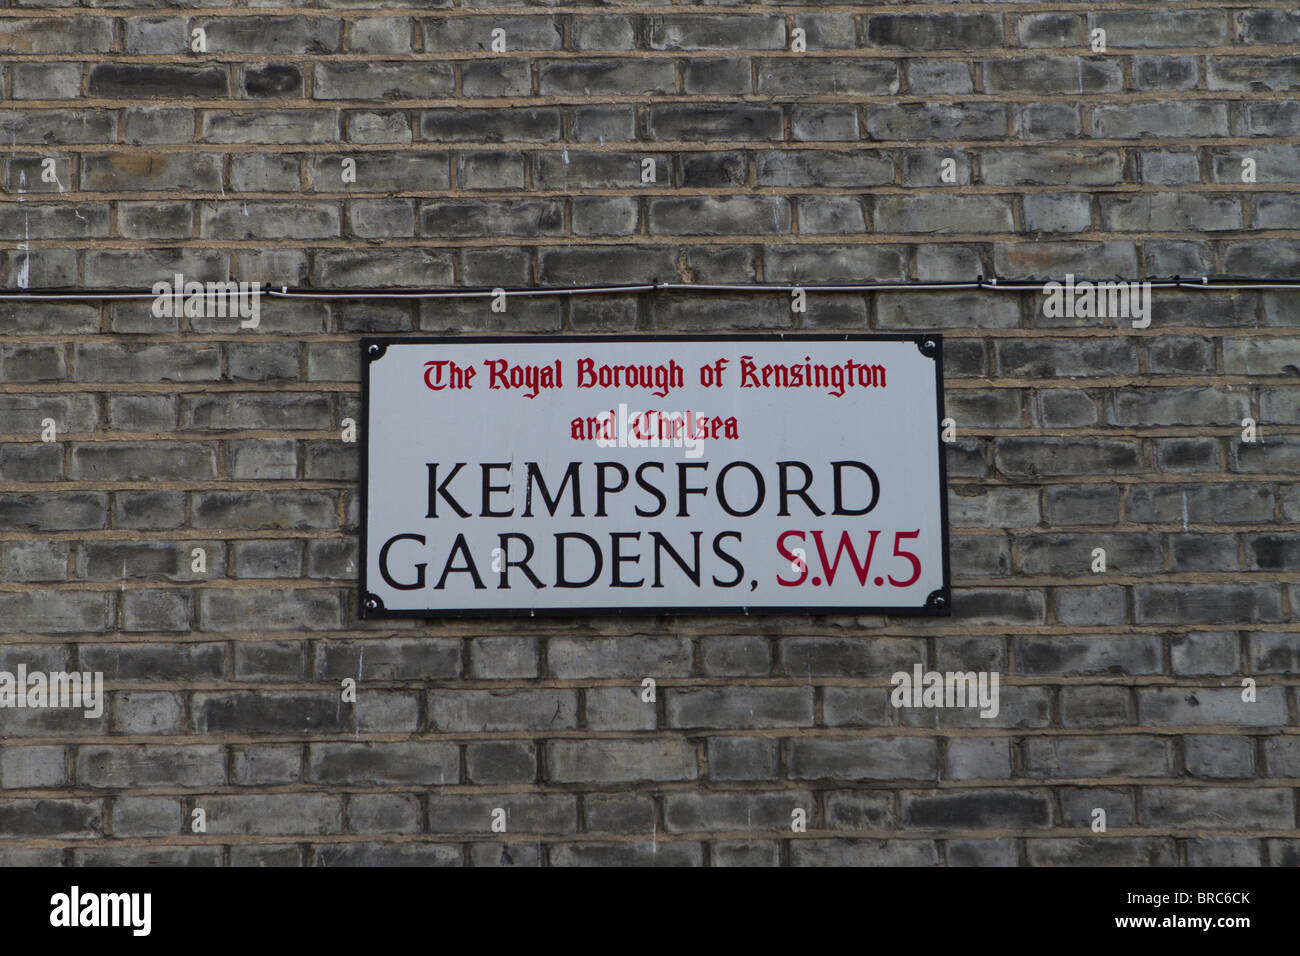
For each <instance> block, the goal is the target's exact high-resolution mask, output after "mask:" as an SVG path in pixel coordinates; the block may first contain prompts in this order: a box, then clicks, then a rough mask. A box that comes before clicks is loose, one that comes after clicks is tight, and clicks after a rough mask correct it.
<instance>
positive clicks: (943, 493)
mask: <svg viewBox="0 0 1300 956" xmlns="http://www.w3.org/2000/svg"><path fill="white" fill-rule="evenodd" d="M773 341H777V342H787V341H808V342H912V343H914V344H915V345H916V347H917V349H918V350H919V351H920V352H921V353H922V354H923V355H928V356H930V357H931V358H932V359H934V369H935V372H934V390H935V399H936V406H937V409H938V413H939V421H937V422H935V441H936V442H937V443H938V452H939V520H940V525H941V528H940V542H941V545H942V551H943V586H942V587H941V588H940V589H938V590H937V591H933V592H931V593H930V594H929V596H928V597H927V598H926V602H925V604H923V605H919V606H915V605H912V606H902V607H884V606H877V605H866V606H859V607H853V606H850V607H821V606H808V605H781V606H763V607H746V606H744V605H708V606H702V607H697V606H695V605H690V606H686V607H627V606H619V607H573V608H413V609H389V608H386V607H384V603H383V601H382V600H381V599H380V598H379V597H378V596H377V595H374V594H371V593H370V591H369V589H368V588H367V587H366V570H367V567H368V555H369V548H368V528H367V523H368V521H367V519H368V516H369V509H370V363H371V362H373V361H375V360H376V359H379V358H381V357H383V355H384V353H385V352H386V351H387V350H388V346H390V345H466V344H472V343H483V342H502V343H512V342H517V343H540V342H557V343H565V342H601V343H611V342H620V343H621V342H773ZM360 346H361V428H362V433H363V435H364V438H363V440H362V446H361V488H360V494H361V500H360V512H361V522H360V542H359V545H358V547H359V548H360V552H359V554H358V556H357V564H358V567H359V574H360V578H359V582H358V591H357V619H358V620H362V621H369V620H382V619H386V618H521V617H546V618H556V617H596V616H616V617H622V616H633V615H635V616H640V617H673V616H678V615H696V614H698V615H724V614H725V615H733V616H741V617H748V616H751V615H773V614H786V615H791V614H795V615H812V616H817V617H825V616H832V615H836V616H842V615H863V614H870V615H884V616H890V617H901V616H918V615H920V616H930V617H943V616H948V615H950V614H952V580H951V573H952V570H951V564H950V561H949V553H948V463H947V452H946V450H945V445H946V443H945V442H944V441H943V426H942V422H943V419H944V407H943V336H942V335H941V334H939V333H932V334H930V333H927V334H881V335H875V334H867V333H806V334H805V333H794V332H767V333H757V334H753V333H751V334H745V333H735V334H718V333H706V334H699V335H694V334H689V333H665V334H663V335H647V334H644V333H643V334H638V335H623V334H614V333H610V334H605V335H380V336H363V337H362V339H361V343H360Z"/></svg>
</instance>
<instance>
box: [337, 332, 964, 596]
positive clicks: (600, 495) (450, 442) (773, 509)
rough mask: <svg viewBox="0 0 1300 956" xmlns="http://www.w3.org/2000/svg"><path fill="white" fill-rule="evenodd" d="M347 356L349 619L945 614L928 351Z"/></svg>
mask: <svg viewBox="0 0 1300 956" xmlns="http://www.w3.org/2000/svg"><path fill="white" fill-rule="evenodd" d="M361 348H362V357H363V368H364V374H363V377H362V380H363V397H364V404H365V415H364V417H365V451H364V465H363V499H364V508H365V513H364V516H363V522H362V529H363V530H362V556H363V563H362V569H361V582H360V583H361V615H362V616H363V617H382V616H391V615H420V616H443V615H447V616H451V615H458V614H480V615H491V614H500V615H509V614H529V613H538V614H541V613H550V614H572V613H582V612H601V613H622V612H632V613H635V612H642V613H678V612H692V611H715V612H721V611H730V612H736V613H744V612H751V611H753V612H757V611H787V612H802V611H808V612H831V611H834V612H837V613H856V612H860V611H878V612H887V613H914V612H915V613H946V611H947V609H948V605H949V595H948V549H947V509H946V489H945V479H944V455H943V444H942V442H941V440H940V421H941V419H942V417H943V407H942V405H943V393H942V379H941V373H940V368H941V364H942V355H941V349H942V342H941V340H940V338H939V336H855V335H837V336H829V335H826V336H821V335H800V336H767V337H736V336H653V337H650V336H643V337H637V338H630V337H625V336H619V337H618V338H616V339H615V338H603V337H576V336H562V337H543V336H531V337H527V338H514V337H511V338H505V337H493V338H454V339H449V338H442V339H430V338H367V339H364V340H363V341H362V343H361Z"/></svg>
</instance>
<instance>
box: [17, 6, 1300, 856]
mask: <svg viewBox="0 0 1300 956" xmlns="http://www.w3.org/2000/svg"><path fill="white" fill-rule="evenodd" d="M13 6H14V7H15V12H14V15H12V16H6V17H5V18H3V19H0V97H3V99H4V100H5V103H4V104H3V106H2V107H0V140H3V141H5V142H7V144H8V146H9V151H8V152H7V153H6V154H5V155H4V156H3V157H0V247H2V248H0V253H2V258H0V270H2V272H3V276H4V283H3V284H4V286H5V287H7V288H9V289H16V288H18V287H19V286H45V287H56V286H62V287H76V286H87V287H125V286H134V287H148V286H150V285H152V284H153V283H154V282H156V281H159V280H163V279H170V278H171V276H172V275H174V274H175V273H176V272H183V273H185V275H186V277H187V278H189V279H199V280H205V281H206V280H217V279H227V278H230V279H236V280H249V281H260V282H263V283H267V284H270V285H273V286H280V285H305V284H313V285H318V286H358V285H365V286H371V285H373V286H427V285H464V286H494V285H498V284H506V285H528V284H571V283H614V282H621V281H626V280H635V281H644V280H649V279H651V278H658V279H661V280H676V281H686V282H689V281H697V282H742V283H744V282H762V281H770V282H809V283H815V282H847V281H852V280H905V279H924V280H939V279H947V280H950V279H973V278H975V277H976V276H979V275H985V276H992V275H997V276H1002V277H1009V278H1032V279H1046V278H1051V277H1056V278H1060V277H1063V276H1064V275H1065V274H1066V273H1073V274H1075V275H1077V276H1092V277H1102V278H1109V277H1112V276H1125V277H1131V276H1141V275H1153V274H1159V275H1166V274H1179V275H1182V276H1193V277H1199V276H1201V275H1218V274H1234V273H1239V274H1251V275H1254V276H1257V277H1261V278H1263V277H1270V276H1273V277H1284V276H1294V275H1296V270H1297V266H1298V265H1300V229H1298V227H1297V213H1300V203H1297V200H1296V194H1297V192H1298V191H1300V147H1297V146H1296V142H1295V137H1296V132H1297V130H1298V129H1300V20H1297V17H1296V15H1295V13H1294V11H1292V10H1289V9H1283V7H1284V6H1285V5H1279V4H1276V3H1273V4H1262V5H1257V6H1259V9H1237V8H1223V7H1221V6H1212V5H1209V4H1205V3H1191V4H1181V5H1171V4H1168V3H1166V2H1163V0H1132V2H1126V3H1110V2H1099V3H1092V4H1088V5H1086V8H1085V7H1084V6H1082V5H1080V4H1077V3H1071V2H1068V0H1045V2H1042V3H1035V4H1032V5H1026V6H1024V8H1023V9H1022V5H1020V4H1014V3H1012V4H1000V5H996V6H997V9H992V8H991V7H990V5H988V4H986V3H981V2H976V0H959V2H956V3H950V4H944V5H942V7H940V6H939V5H923V4H908V5H906V6H904V5H899V4H876V5H865V6H863V5H858V6H856V7H855V6H853V5H837V6H833V7H832V8H829V9H827V8H826V7H825V5H824V4H820V3H816V2H812V0H808V2H806V3H801V2H798V0H792V2H786V0H780V2H777V0H771V2H766V3H764V2H760V3H756V4H749V5H732V4H710V3H705V4H698V5H697V4H692V3H683V4H678V3H673V4H666V3H658V2H644V3H641V2H637V0H627V2H620V3H618V4H617V5H614V6H612V7H610V6H600V5H586V4H560V5H556V4H552V3H547V2H542V0H536V2H533V0H528V2H522V3H510V4H503V5H500V9H499V10H496V9H495V7H496V6H497V5H490V4H486V3H483V2H471V0H439V2H437V3H432V4H430V3H420V4H406V3H403V2H402V0H397V2H395V3H390V4H384V5H380V4H376V3H374V2H370V0H367V2H364V3H363V2H358V3H351V2H348V0H324V2H321V3H316V4H307V5H296V4H290V5H282V6H278V7H275V8H274V9H268V10H267V11H265V12H264V11H263V10H262V9H260V7H268V5H267V4H261V5H235V6H227V5H224V4H218V5H215V6H204V5H201V4H200V5H196V4H192V3H180V4H170V5H168V4H161V3H146V4H138V5H134V6H132V5H129V4H127V5H125V6H124V5H122V4H119V3H101V2H97V0H96V2H92V0H58V2H54V0H50V2H48V3H43V2H41V0H25V2H23V3H21V4H16V5H13ZM733 6H734V9H733ZM487 7H493V9H494V10H495V12H493V11H492V10H490V11H489V12H486V13H485V12H484V9H485V8H487ZM196 28H201V29H202V30H203V31H204V34H205V37H206V47H205V48H204V49H202V50H194V49H192V48H191V43H192V39H193V33H192V31H193V30H195V29H196ZM494 30H500V31H502V32H501V33H500V34H499V37H498V38H499V40H500V41H501V42H503V43H504V49H503V50H502V49H495V48H494V33H493V31H494ZM1095 30H1104V31H1105V35H1106V47H1105V49H1104V50H1100V49H1094V48H1093V46H1092V45H1091V38H1092V36H1093V35H1094V34H1093V31H1095ZM796 40H798V41H799V42H802V43H805V44H806V49H804V50H802V51H798V50H796V49H794V46H793V45H794V44H795V42H796ZM498 46H499V44H498ZM647 160H649V161H650V162H649V163H648V164H647V162H646V161H647ZM1247 166H1250V167H1252V173H1253V175H1252V176H1243V171H1244V170H1245V168H1246V167H1247ZM353 171H355V177H353V176H352V173H353ZM803 329H806V330H816V331H834V330H844V331H871V330H880V331H899V330H902V331H926V330H939V331H942V332H943V333H944V334H945V337H946V344H945V358H946V368H945V372H946V379H947V412H948V414H949V415H950V416H952V417H953V418H954V420H955V422H956V426H957V436H956V440H955V441H954V442H953V443H952V444H951V445H949V447H948V476H949V484H950V501H949V504H950V517H951V525H952V528H951V536H950V537H951V551H952V561H953V571H954V609H953V610H954V613H953V616H952V617H951V618H948V619H943V620H937V621H936V620H928V621H925V622H918V621H916V620H910V619H884V618H869V619H867V618H864V619H853V618H828V617H806V616H804V617H801V616H792V617H769V618H749V617H734V618H690V617H668V618H646V619H643V620H637V621H614V620H611V619H602V618H590V619H588V618H584V619H580V620H566V619H551V620H548V621H546V622H542V623H538V622H531V621H530V622H524V623H521V622H512V623H508V624H507V623H503V622H500V621H492V620H483V621H476V622H473V623H466V622H431V623H415V622H410V621H396V622H367V623H361V622H359V621H358V620H357V617H356V606H355V593H354V586H353V585H354V582H355V577H356V573H357V540H356V533H357V525H358V521H359V510H358V509H359V501H358V494H357V492H358V489H357V474H358V461H359V457H358V453H357V446H356V445H351V444H345V443H343V442H341V441H340V440H339V435H340V431H339V429H340V428H341V425H342V420H343V419H345V418H349V417H351V418H354V419H359V418H360V408H359V384H358V381H359V374H360V368H359V362H358V359H357V353H356V341H357V338H358V337H359V336H360V335H361V334H365V333H372V332H383V333H404V332H412V333H418V332H423V333H426V334H427V333H434V332H437V333H441V332H448V333H461V332H466V333H472V332H484V331H494V332H495V331H503V332H568V331H573V332H590V331H600V332H608V333H611V334H617V333H619V332H631V331H667V332H672V331H688V332H689V331H694V332H712V331H719V330H722V331H772V330H776V331H796V332H797V331H799V330H803ZM1297 329H1300V293H1297V292H1288V291H1272V290H1243V291H1238V292H1228V291H1190V290H1189V291H1160V290H1157V291H1156V292H1155V293H1154V305H1153V317H1152V322H1151V324H1150V326H1149V327H1147V328H1143V329H1136V328H1132V327H1131V326H1130V324H1129V323H1128V322H1127V321H1126V320H1124V319H1119V320H1117V319H1114V318H1101V319H1098V318H1091V317H1071V316H1066V315H1048V314H1047V313H1046V312H1045V311H1044V310H1043V309H1042V299H1041V297H1040V296H1037V295H1034V294H1032V293H1024V294H1011V293H1007V292H998V291H990V292H927V293H922V294H916V293H905V292H882V293H874V294H862V293H842V294H836V295H817V294H814V295H812V296H810V298H809V310H808V312H807V313H806V314H802V315H792V314H791V313H790V311H789V309H788V306H787V304H786V302H785V301H783V299H782V297H781V296H743V295H736V294H729V295H726V296H722V295H709V296H692V295H689V294H686V293H673V294H672V295H658V296H653V297H650V296H647V297H641V298H639V299H638V297H636V296H613V297H608V298H604V299H594V298H572V299H529V300H512V301H511V303H510V307H509V310H508V312H507V313H506V314H504V315H502V314H496V313H490V312H489V311H488V309H487V305H486V303H483V302H480V301H456V302H425V303H422V304H418V305H417V304H413V303H404V302H400V301H399V302H393V301H358V302H330V303H321V302H311V301H303V302H296V301H295V302H289V301H284V300H278V301H270V300H263V303H262V317H261V322H260V325H259V326H258V327H257V328H255V329H245V328H241V327H240V325H239V323H238V321H237V320H236V319H233V318H220V317H214V318H203V317H197V316H195V317H188V316H180V317H157V316H154V315H153V314H152V313H151V311H150V309H149V307H148V303H147V302H146V303H142V302H126V301H122V302H114V303H109V302H96V301H90V302H69V301H65V302H52V301H51V302H42V303H37V304H34V303H29V302H14V301H8V302H6V301H0V335H2V336H3V339H2V340H0V483H2V484H0V669H4V670H9V671H13V670H15V669H16V668H17V667H18V666H19V665H20V664H22V665H26V666H27V667H28V668H29V669H46V670H51V669H80V670H88V671H98V672H102V673H103V674H104V678H105V680H106V682H107V688H108V690H107V702H106V707H105V711H104V713H103V714H102V715H100V716H98V717H96V718H93V719H89V718H84V717H82V716H81V714H80V713H79V712H76V713H69V712H66V711H39V710H16V709H3V710H0V843H3V844H4V845H5V847H6V849H5V852H4V855H3V857H0V859H3V861H5V862H12V863H42V864H58V863H62V864H67V865H121V864H149V865H203V866H208V865H278V866H299V865H316V866H338V865H367V864H370V865H373V864H390V865H393V864H403V865H410V864H415V865H431V866H432V865H437V866H454V865H474V866H490V865H529V866H531V865H609V864H645V865H702V864H704V863H708V864H710V865H714V866H726V865H779V864H794V865H842V864H853V865H877V864H885V865H917V866H931V865H944V864H946V865H1038V866H1074V865H1129V866H1132V865H1175V864H1177V865H1192V866H1196V865H1224V864H1226V865H1258V864H1287V863H1290V864H1295V863H1296V862H1297V859H1298V857H1297V850H1296V848H1297V846H1300V840H1297V825H1298V823H1300V818H1298V817H1297V813H1300V800H1298V799H1297V793H1298V792H1300V791H1298V790H1297V788H1298V787H1300V743H1297V742H1298V741H1300V681H1298V680H1297V673H1298V672H1300V630H1297V625H1296V623H1295V621H1296V619H1297V610H1298V605H1300V537H1298V536H1297V535H1296V533H1295V530H1294V525H1295V522H1296V521H1297V520H1300V479H1297V477H1296V476H1297V474H1300V389H1298V388H1297V387H1296V376H1297V374H1300V336H1297V334H1296V332H1297ZM1246 418H1251V419H1254V420H1255V422H1256V423H1257V426H1258V428H1259V440H1258V441H1255V442H1247V441H1244V440H1243V436H1242V429H1243V419H1246ZM51 421H52V422H53V424H54V426H55V429H56V433H55V435H54V436H53V441H49V440H43V439H42V431H43V430H44V429H46V427H47V424H48V423H49V422H51ZM1098 548H1101V549H1104V550H1105V553H1106V569H1105V571H1104V572H1100V571H1094V570H1093V566H1094V559H1095V549H1098ZM200 552H201V554H202V562H201V564H200V565H196V564H195V561H196V555H197V554H199V553H200ZM918 663H919V664H922V665H924V666H925V667H927V668H938V669H954V670H991V671H996V672H998V673H999V675H1000V677H1001V681H1002V683H1001V708H1000V713H999V714H998V715H997V716H996V717H995V718H991V719H984V718H980V717H978V716H977V715H975V714H974V713H972V712H965V711H960V712H959V711H934V710H897V709H895V708H894V707H893V706H891V704H890V702H889V689H890V688H889V680H888V679H889V675H890V674H891V673H893V672H895V671H897V670H910V669H911V667H912V665H914V664H918ZM646 678H653V679H654V680H655V681H656V693H655V699H654V700H646V699H645V698H644V697H643V688H642V681H643V680H644V679H646ZM1248 679H1249V680H1250V681H1254V687H1253V691H1254V693H1253V697H1251V696H1250V695H1249V694H1247V695H1246V696H1247V698H1249V699H1244V698H1243V686H1242V685H1243V682H1245V681H1247V680H1248ZM345 681H355V682H356V698H355V700H354V701H351V700H350V701H347V702H344V701H342V700H341V699H340V686H341V684H342V683H343V682H345ZM1098 807H1100V808H1103V809H1105V810H1106V813H1107V816H1108V821H1109V827H1110V830H1109V832H1108V833H1106V834H1095V833H1093V832H1092V831H1091V829H1090V824H1091V822H1092V819H1093V810H1094V809H1095V808H1098ZM195 809H203V810H204V811H205V813H206V817H207V830H206V832H205V833H202V834H195V833H193V832H191V830H190V820H191V814H192V811H194V810H195ZM497 811H500V813H499V814H498V812H497ZM797 816H802V818H803V819H804V820H805V821H806V829H802V830H801V829H798V828H795V827H793V826H792V823H793V822H794V818H795V817H797ZM498 818H499V819H500V821H501V824H502V825H504V830H501V829H500V825H498V826H497V827H496V828H495V829H494V822H496V821H497V820H498ZM182 838H183V842H182Z"/></svg>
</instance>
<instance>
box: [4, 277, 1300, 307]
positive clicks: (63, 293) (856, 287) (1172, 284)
mask: <svg viewBox="0 0 1300 956" xmlns="http://www.w3.org/2000/svg"><path fill="white" fill-rule="evenodd" d="M234 281H236V280H215V281H214V282H213V283H212V284H214V285H220V286H222V287H223V288H222V290H217V291H211V290H208V289H207V286H206V285H205V286H204V289H205V291H204V292H203V293H196V294H204V295H211V294H218V293H220V294H224V290H225V288H226V287H227V286H228V284H229V283H231V282H234ZM1052 283H1056V284H1058V285H1061V286H1065V285H1066V284H1067V283H1072V284H1073V286H1074V287H1075V288H1076V289H1077V288H1079V287H1080V286H1081V285H1082V284H1084V283H1091V284H1093V285H1097V284H1098V283H1116V284H1126V285H1131V284H1141V283H1150V285H1151V288H1153V289H1201V290H1209V289H1219V290H1261V289H1276V290H1300V279H1291V278H1286V279H1271V278H1252V277H1248V276H1201V277H1200V278H1187V277H1182V276H1169V277H1149V278H1144V279H1086V278H1081V277H1074V276H1071V277H1068V278H1067V279H1066V280H1061V279H998V278H996V277H994V278H988V279H986V278H985V277H984V276H982V275H981V276H979V277H977V278H976V279H973V280H954V281H945V280H914V281H913V280H908V281H901V282H897V281H885V282H850V283H798V282H790V283H761V282H755V283H736V282H723V283H716V282H660V281H659V280H658V279H652V280H651V281H649V282H629V283H621V284H606V285H586V286H533V287H515V288H503V287H495V288H490V289H489V288H486V287H471V288H448V287H441V288H434V287H429V288H402V287H354V288H337V289H313V288H311V287H307V286H287V285H282V286H280V287H278V288H277V287H275V286H268V285H266V284H258V285H255V286H254V288H255V290H256V291H258V292H260V294H262V295H265V296H268V297H270V298H277V299H318V300H323V301H330V300H335V299H341V300H365V299H483V298H496V297H499V296H506V297H540V296H575V295H602V294H605V295H608V294H618V293H641V292H651V293H659V292H742V293H764V292H766V293H771V292H794V291H796V290H802V291H804V292H955V291H970V290H984V291H993V292H1028V291H1037V292H1042V291H1045V287H1046V286H1047V285H1049V284H1052ZM250 285H252V283H250ZM177 292H181V294H185V293H184V292H183V290H174V289H171V288H169V289H168V291H167V292H165V293H161V294H164V295H167V294H176V293H177ZM159 294H160V293H156V292H154V291H152V290H144V289H130V288H114V289H109V288H105V289H66V288H65V289H58V288H51V289H24V290H20V291H13V290H11V291H3V292H0V301H11V302H14V301H17V302H40V301H103V300H119V299H156V298H158V296H159Z"/></svg>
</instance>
